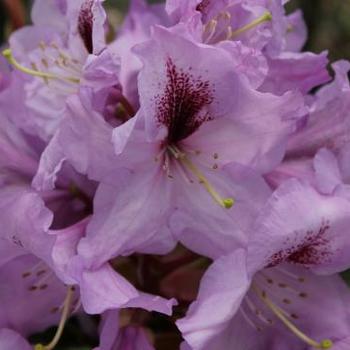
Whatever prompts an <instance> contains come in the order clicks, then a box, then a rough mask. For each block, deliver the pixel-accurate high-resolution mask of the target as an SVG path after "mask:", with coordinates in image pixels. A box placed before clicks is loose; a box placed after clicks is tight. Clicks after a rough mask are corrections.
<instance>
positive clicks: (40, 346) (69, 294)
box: [34, 286, 74, 350]
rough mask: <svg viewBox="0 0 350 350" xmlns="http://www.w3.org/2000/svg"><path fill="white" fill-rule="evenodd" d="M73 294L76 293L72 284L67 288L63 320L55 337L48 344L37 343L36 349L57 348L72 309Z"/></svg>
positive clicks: (51, 349)
mask: <svg viewBox="0 0 350 350" xmlns="http://www.w3.org/2000/svg"><path fill="white" fill-rule="evenodd" d="M73 295H74V287H72V286H70V287H68V290H67V295H66V298H65V300H64V306H63V311H62V315H61V320H60V323H59V325H58V328H57V331H56V334H55V336H54V337H53V339H52V340H51V342H50V343H49V344H47V345H43V344H37V345H35V346H34V350H53V349H54V348H55V346H56V345H57V344H58V342H59V340H60V339H61V337H62V334H63V330H64V327H65V325H66V322H67V320H68V318H69V314H70V309H71V306H72V301H73Z"/></svg>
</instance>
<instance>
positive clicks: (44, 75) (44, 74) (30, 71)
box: [2, 49, 80, 84]
mask: <svg viewBox="0 0 350 350" xmlns="http://www.w3.org/2000/svg"><path fill="white" fill-rule="evenodd" d="M2 54H3V56H4V57H5V58H6V59H7V60H8V62H9V63H10V64H11V65H12V66H14V67H15V68H16V69H18V70H20V71H21V72H23V73H26V74H29V75H32V76H34V77H39V78H43V79H55V80H65V81H69V82H71V83H75V84H79V82H80V80H79V79H77V78H73V77H60V76H59V75H56V74H52V73H47V72H42V71H39V70H35V69H30V68H27V67H24V66H22V65H21V64H20V63H19V62H17V61H16V59H15V58H14V57H13V54H12V51H11V49H6V50H4V51H3V52H2Z"/></svg>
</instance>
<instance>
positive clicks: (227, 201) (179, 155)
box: [168, 146, 234, 209]
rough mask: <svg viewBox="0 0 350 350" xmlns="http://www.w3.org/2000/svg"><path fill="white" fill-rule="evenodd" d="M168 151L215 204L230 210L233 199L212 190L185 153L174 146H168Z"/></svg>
mask: <svg viewBox="0 0 350 350" xmlns="http://www.w3.org/2000/svg"><path fill="white" fill-rule="evenodd" d="M168 150H169V151H170V152H171V154H172V155H173V156H174V157H175V159H177V160H178V161H179V162H180V163H181V164H182V165H183V166H184V167H185V168H186V169H188V170H189V171H190V172H191V173H192V174H194V175H195V176H196V177H197V179H198V180H199V183H200V184H202V185H203V186H204V188H205V189H206V190H207V192H208V193H209V194H210V195H211V197H212V198H213V199H214V200H215V202H217V203H218V204H219V205H220V206H221V207H223V208H225V209H230V208H231V207H232V206H233V204H234V199H233V198H230V197H228V198H222V197H221V196H220V195H219V194H218V192H217V191H216V190H215V189H214V188H213V186H212V185H211V184H210V182H209V181H208V180H207V178H206V177H205V176H204V175H203V174H202V173H201V171H200V170H199V169H198V168H197V167H196V166H195V165H194V164H193V163H192V162H191V161H190V159H189V158H188V157H187V155H186V154H185V153H183V152H182V151H181V150H179V149H178V148H177V147H176V146H168Z"/></svg>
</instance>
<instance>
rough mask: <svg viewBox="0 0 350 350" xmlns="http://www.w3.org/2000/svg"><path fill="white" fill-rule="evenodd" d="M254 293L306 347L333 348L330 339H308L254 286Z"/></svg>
mask: <svg viewBox="0 0 350 350" xmlns="http://www.w3.org/2000/svg"><path fill="white" fill-rule="evenodd" d="M252 289H253V290H254V292H255V293H256V294H257V295H258V296H259V298H260V299H261V301H262V302H263V303H264V304H265V305H266V306H267V307H268V308H269V309H270V310H271V311H272V313H273V314H274V315H275V316H276V317H277V318H278V319H279V320H280V321H281V322H282V323H283V324H284V325H285V326H286V327H287V328H288V329H289V330H290V331H291V332H292V333H293V334H294V335H295V336H296V337H298V338H299V339H300V340H302V341H304V342H305V343H306V344H307V345H309V346H312V347H313V348H315V349H330V348H331V347H332V346H333V342H332V341H331V340H330V339H324V340H322V341H321V342H317V341H316V340H314V339H312V338H310V337H309V336H307V335H306V334H305V333H303V332H302V331H301V330H300V329H299V328H298V327H297V326H296V325H295V324H293V323H292V322H291V321H290V320H289V319H288V318H287V317H286V315H285V313H284V312H283V311H282V310H281V309H280V308H279V307H278V306H277V305H275V304H274V303H273V302H272V301H271V299H270V298H269V297H268V296H267V294H266V292H264V291H261V290H259V288H257V287H256V286H254V285H253V286H252Z"/></svg>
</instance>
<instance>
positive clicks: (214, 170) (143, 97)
mask: <svg viewBox="0 0 350 350" xmlns="http://www.w3.org/2000/svg"><path fill="white" fill-rule="evenodd" d="M137 50H138V53H139V55H140V57H142V59H143V61H144V65H145V66H144V68H143V70H142V72H141V74H140V77H139V91H140V101H141V109H140V111H139V112H138V114H137V116H136V117H135V118H133V119H131V120H129V121H128V122H127V123H125V124H123V125H122V126H120V127H117V128H115V129H114V131H113V139H112V140H113V143H114V148H115V152H116V154H117V155H118V154H119V156H118V157H116V158H115V162H114V164H115V170H114V171H110V172H109V173H108V174H106V175H105V178H103V179H102V180H101V184H100V186H99V189H98V192H97V194H96V197H95V203H94V205H95V212H94V215H93V217H92V221H91V223H90V225H89V227H88V230H87V236H86V238H84V239H83V240H82V241H81V243H80V245H79V254H80V255H81V256H83V257H84V258H85V259H86V261H87V262H88V265H90V266H94V267H97V266H99V265H100V264H101V263H103V262H105V261H106V260H108V259H110V258H112V257H114V256H116V255H117V254H118V253H119V254H120V253H124V252H128V253H129V252H130V251H133V250H135V249H137V251H143V252H163V251H165V250H169V249H171V248H172V246H173V243H172V242H173V241H174V239H173V238H172V236H171V234H170V232H169V228H168V227H167V221H168V219H169V216H170V215H171V213H172V212H174V210H176V209H177V208H178V209H179V210H192V208H193V210H194V209H196V208H198V209H197V210H198V215H201V206H199V205H198V203H199V202H198V201H201V203H202V205H204V203H206V204H205V205H209V206H210V208H211V207H213V204H214V207H215V209H214V210H215V212H213V214H214V213H215V214H214V215H216V213H217V215H226V214H225V213H224V212H225V211H227V210H231V209H230V208H231V207H232V205H233V203H234V198H235V192H236V191H235V189H234V187H235V186H236V184H232V183H231V182H230V181H229V180H228V179H227V176H226V175H225V173H224V171H223V169H222V168H223V166H224V165H226V164H229V163H230V162H233V161H235V162H238V163H241V164H245V165H247V164H249V165H251V166H253V167H255V168H256V169H258V170H259V171H264V170H265V169H266V170H267V169H270V168H271V167H272V166H273V165H274V164H276V162H278V161H279V159H281V157H282V155H283V152H284V145H285V140H286V137H287V135H288V134H289V133H290V132H291V131H292V130H293V128H294V124H295V121H296V120H297V119H298V118H299V116H300V111H303V105H302V103H301V101H300V99H299V96H298V95H295V94H293V93H291V94H289V93H288V94H286V95H284V96H282V97H277V96H274V95H271V94H262V93H259V92H256V91H255V90H253V89H251V88H250V87H249V86H248V85H247V84H246V83H245V82H244V80H241V79H240V76H239V75H238V74H237V73H236V72H235V71H234V70H233V69H232V68H231V64H230V56H229V55H228V54H227V53H226V52H225V51H224V50H221V49H217V48H213V47H209V46H201V45H197V44H195V43H193V42H191V41H189V40H186V39H185V38H182V37H181V36H178V35H176V34H173V33H172V32H171V31H169V30H167V29H165V28H160V27H159V28H155V30H154V34H153V39H152V40H151V41H149V42H147V43H145V44H142V46H139V47H138V49H137ZM180 52H181V53H182V52H186V55H183V54H180ZM198 62H200V64H198ZM213 64H214V65H215V66H216V67H217V69H216V71H215V73H214V72H212V71H211V69H210V68H211V66H212V65H213ZM227 77H230V78H227ZM150 82H151V83H150ZM228 100H229V101H230V103H229V104H228V103H227V101H228ZM254 105H259V106H260V110H259V111H257V110H255V109H254V108H251V107H252V106H254ZM258 125H259V127H258ZM231 135H232V136H231ZM253 140H254V142H252V141H253ZM237 185H239V184H237ZM232 210H234V208H232ZM221 213H223V214H221ZM134 217H137V218H138V220H136V221H132V224H131V222H130V220H133V219H132V218H134ZM101 237H104V238H103V239H102V240H101ZM96 240H98V241H99V243H98V244H96V242H97V241H96ZM150 242H153V243H152V244H150Z"/></svg>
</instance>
